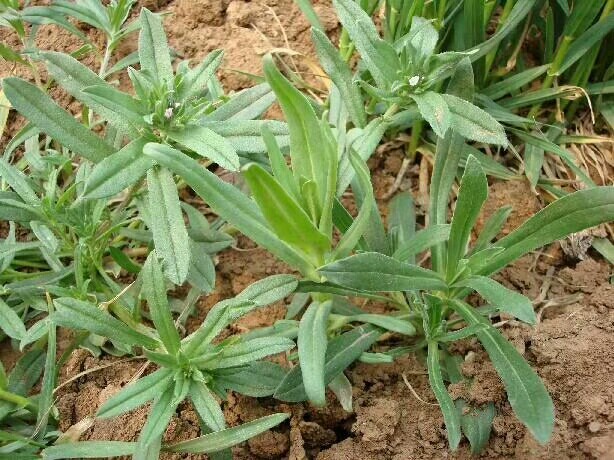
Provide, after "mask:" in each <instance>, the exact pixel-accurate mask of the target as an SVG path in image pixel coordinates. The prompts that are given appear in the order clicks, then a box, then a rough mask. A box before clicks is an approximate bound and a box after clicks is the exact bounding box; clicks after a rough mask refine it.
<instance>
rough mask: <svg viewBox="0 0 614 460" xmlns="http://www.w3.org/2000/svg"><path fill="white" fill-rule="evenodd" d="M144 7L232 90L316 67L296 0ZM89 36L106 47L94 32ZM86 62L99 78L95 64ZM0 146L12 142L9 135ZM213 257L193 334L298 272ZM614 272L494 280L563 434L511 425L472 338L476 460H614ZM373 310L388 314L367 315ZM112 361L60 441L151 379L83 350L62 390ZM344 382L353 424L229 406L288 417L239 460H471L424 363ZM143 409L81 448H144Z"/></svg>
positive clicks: (52, 37) (5, 357)
mask: <svg viewBox="0 0 614 460" xmlns="http://www.w3.org/2000/svg"><path fill="white" fill-rule="evenodd" d="M35 3H36V2H35ZM38 3H41V2H38ZM139 3H140V4H141V5H144V6H147V7H149V8H151V9H153V10H158V11H164V12H167V13H169V14H170V15H169V17H167V19H166V21H165V24H166V28H167V32H168V33H169V37H170V44H171V46H172V47H173V48H174V49H175V50H176V51H177V52H178V54H179V55H180V56H181V57H183V58H190V59H193V60H194V61H199V60H200V59H202V58H203V57H204V56H205V55H206V53H208V52H209V51H211V50H213V49H217V48H221V49H224V50H225V52H226V58H225V61H224V68H223V70H222V72H221V75H220V77H221V79H222V82H223V84H224V85H225V86H226V88H228V89H230V90H239V89H242V88H245V87H248V86H250V85H251V84H252V81H251V80H250V78H249V77H248V76H247V75H246V73H247V74H250V73H251V74H259V73H260V71H261V57H262V54H263V53H265V52H267V51H269V50H271V49H272V48H287V49H291V50H293V51H297V52H299V53H302V54H304V55H305V56H306V57H300V56H299V57H297V61H300V62H303V63H305V62H308V58H309V57H311V59H313V55H314V54H313V48H312V45H311V41H310V36H309V25H308V23H307V22H306V20H305V19H304V18H303V17H302V15H301V13H300V11H299V10H298V8H297V7H296V6H295V5H294V3H293V1H292V0H265V1H263V2H249V1H242V0H235V1H227V0H174V1H162V0H160V1H155V0H147V1H140V2H139ZM315 6H316V11H317V12H318V14H319V15H320V17H321V18H322V20H323V23H324V24H325V27H326V29H327V31H328V32H329V33H330V34H336V33H337V31H338V24H337V22H336V20H335V17H334V14H333V12H332V9H331V7H330V4H329V3H328V2H316V5H315ZM88 33H90V35H91V36H92V38H94V39H97V37H96V34H95V32H94V31H89V32H88ZM0 37H1V38H2V41H3V42H6V43H7V44H9V45H10V44H16V43H13V42H14V40H15V37H11V36H9V35H7V34H6V33H5V32H4V31H0ZM38 44H39V46H40V47H41V48H44V49H53V50H63V51H72V50H74V49H77V48H78V47H79V46H80V43H79V41H78V40H77V39H74V38H72V37H70V36H69V35H68V34H66V33H64V32H62V31H58V30H56V29H55V28H53V27H45V28H44V33H41V38H40V40H39V43H38ZM135 46H136V40H128V41H127V42H126V43H125V44H124V45H123V47H122V49H121V52H122V53H123V54H127V53H129V52H131V51H133V50H134V49H135ZM85 62H86V63H87V64H88V65H92V66H93V67H95V63H94V60H93V59H89V60H86V61H85ZM307 66H308V65H307ZM236 70H240V71H241V72H242V73H238V72H236ZM9 74H18V75H20V76H23V77H26V78H27V77H29V75H28V74H27V73H26V72H24V71H22V70H21V69H13V68H12V67H11V66H7V64H6V63H5V62H0V76H7V75H9ZM121 83H122V84H123V83H125V82H121ZM52 94H53V95H54V97H56V99H57V100H58V102H59V103H60V104H62V105H63V106H64V107H67V108H70V109H76V108H77V107H78V106H77V105H76V104H75V103H74V101H71V99H70V98H69V97H67V96H66V95H65V94H63V93H62V92H61V91H60V90H58V89H55V88H54V89H53V90H52ZM272 116H275V114H274V113H272ZM21 124H22V121H21V120H20V119H19V117H18V116H16V115H15V114H12V115H11V120H10V129H9V131H10V133H14V132H15V131H16V130H17V129H18V128H19V126H21ZM3 141H4V142H6V138H4V139H3ZM4 142H3V143H4ZM402 160H403V152H402V149H400V148H398V146H395V145H394V144H390V145H386V146H383V147H382V148H380V149H379V150H378V153H377V154H376V155H375V156H374V158H373V159H372V160H371V161H370V167H371V170H372V174H373V181H374V185H375V189H376V196H377V197H378V198H380V200H379V201H380V203H379V204H380V207H381V210H382V212H383V213H384V215H385V214H386V207H387V200H384V199H383V198H384V197H385V196H386V192H387V191H388V189H389V187H390V186H391V185H392V184H393V182H394V179H395V177H396V175H397V173H398V171H399V169H400V167H401V162H402ZM428 167H429V165H428V162H427V161H426V160H425V159H422V160H421V161H420V162H419V163H417V164H414V165H412V166H411V167H410V168H409V169H408V172H407V174H406V175H405V177H404V179H403V181H402V183H401V189H403V190H410V191H411V192H412V193H413V195H414V198H415V200H416V203H417V205H418V215H419V216H420V215H423V214H424V212H423V205H424V204H425V203H426V201H425V200H426V195H425V183H424V178H425V177H428V176H426V174H427V173H428ZM507 204H510V205H512V206H514V209H515V210H514V213H513V214H512V217H511V219H510V221H509V223H508V225H507V226H506V229H505V230H504V233H507V232H509V231H510V230H512V229H513V228H515V227H516V226H518V225H519V224H520V223H522V222H523V221H524V220H525V219H526V218H527V217H529V216H531V215H532V214H534V213H535V212H536V211H538V210H539V209H540V208H541V207H542V206H543V203H542V202H541V201H540V199H539V198H538V197H537V196H535V195H534V194H533V193H532V192H531V190H530V187H529V186H528V184H527V183H524V182H520V181H518V182H494V183H493V184H492V188H491V192H490V198H489V201H488V203H487V205H486V206H485V209H484V212H483V216H482V222H483V221H484V220H485V219H486V218H487V217H488V215H490V214H491V213H492V212H494V211H495V210H496V209H498V208H500V207H501V206H503V205H507ZM218 259H219V260H218V263H217V270H218V275H217V288H216V291H215V292H214V293H213V294H211V295H210V296H208V297H207V298H204V299H201V301H200V302H199V304H198V311H197V314H196V315H195V316H194V317H193V318H191V319H190V321H189V323H188V329H189V330H191V329H193V328H195V327H196V326H197V325H198V324H199V323H200V322H201V321H202V319H203V318H204V316H205V315H206V312H207V311H208V309H209V308H211V306H212V305H213V304H214V303H215V302H217V301H219V300H221V299H224V298H228V297H230V296H232V295H235V294H237V293H238V292H240V291H241V290H242V289H243V288H244V287H246V286H247V285H248V284H250V283H251V282H253V281H255V280H258V279H261V278H262V277H264V276H268V275H271V274H275V273H288V272H289V268H288V267H287V266H285V265H284V264H282V263H280V262H278V261H276V260H275V259H274V258H273V257H272V256H271V255H270V254H268V253H267V252H266V251H264V250H262V249H260V248H256V247H254V246H253V244H251V243H250V242H249V241H247V240H246V239H244V238H240V239H239V242H238V248H236V249H228V250H226V251H224V252H222V253H221V254H220V255H219V258H218ZM611 275H612V267H611V266H610V265H608V264H607V263H606V262H604V261H603V259H602V258H600V257H599V255H597V254H595V253H592V252H590V251H589V253H588V255H587V258H586V260H584V261H580V262H578V261H577V260H569V259H568V258H566V257H565V256H564V254H563V252H562V250H561V248H560V246H559V244H558V243H556V244H553V245H551V247H549V248H545V249H544V250H543V251H542V252H536V253H533V254H530V255H528V256H526V257H524V258H523V259H521V260H520V261H518V262H517V263H516V264H514V265H512V266H511V267H509V268H507V269H505V270H504V271H503V272H501V273H500V274H499V275H498V277H499V280H500V281H502V282H503V283H504V284H506V285H507V286H508V287H510V288H513V289H515V290H517V291H518V292H522V293H523V294H525V295H527V296H528V297H529V298H531V299H532V300H534V301H536V308H537V310H538V316H539V318H540V322H539V324H538V325H537V326H536V327H534V328H529V327H527V326H524V325H521V324H520V323H518V322H516V321H513V320H511V319H510V318H505V317H502V318H501V324H500V326H501V330H502V331H503V333H504V334H505V335H506V336H507V337H508V338H509V339H510V340H511V341H512V342H513V344H514V345H515V346H516V347H517V348H518V350H519V351H521V352H522V353H523V354H524V356H525V357H526V358H527V359H528V360H529V361H530V362H531V363H532V365H533V366H534V368H535V369H536V370H537V372H538V373H539V374H540V376H541V377H542V378H543V379H544V381H545V383H546V385H547V387H548V389H549V390H550V392H551V394H552V396H553V399H554V404H555V407H556V426H555V432H554V436H553V438H552V440H551V441H550V442H549V443H548V444H547V445H546V446H540V445H539V444H538V443H537V442H536V441H535V440H534V439H533V438H532V437H531V435H530V434H528V433H527V431H526V429H525V428H524V427H523V426H522V425H521V424H520V423H519V422H518V421H517V420H516V418H515V417H514V415H513V413H512V411H511V408H510V406H509V403H507V402H506V397H505V392H504V389H503V386H502V384H501V381H500V379H499V378H498V377H497V375H496V373H495V371H494V369H493V367H492V365H491V364H490V363H489V361H488V359H487V356H486V354H485V352H484V351H483V349H482V348H481V347H480V345H479V344H478V343H477V342H476V341H474V340H467V341H464V342H461V343H459V344H456V345H455V348H454V350H455V352H456V353H458V354H459V355H461V356H462V357H463V358H464V360H465V363H464V365H463V373H464V374H465V375H466V376H467V377H469V378H471V379H472V385H471V387H470V388H468V389H464V396H465V397H468V398H469V399H470V401H471V402H473V403H475V404H485V403H488V402H494V403H495V405H496V408H497V414H498V415H497V416H496V418H495V423H494V428H493V433H492V435H491V439H490V442H489V444H488V446H487V448H486V450H485V451H484V452H483V454H482V455H481V456H480V458H485V459H512V458H514V459H527V460H529V459H544V460H545V459H560V460H566V459H600V460H608V459H614V379H613V378H612V376H613V375H614V287H613V286H612V285H611V284H610V276H611ZM366 308H371V309H381V308H383V306H382V305H367V306H366ZM284 314H285V305H284V304H283V303H280V304H279V305H275V306H272V307H269V308H267V309H264V310H261V311H258V312H256V313H253V314H251V315H250V316H248V317H246V318H244V319H242V320H241V321H239V322H238V323H237V324H236V325H233V326H232V327H231V330H229V331H228V333H237V332H241V331H244V330H248V329H251V328H254V327H260V326H265V325H269V324H271V323H272V322H274V321H275V320H276V319H279V318H282V317H283V316H284ZM0 352H1V355H0V357H1V358H2V361H3V362H4V363H5V365H6V366H7V367H8V368H10V367H11V366H12V365H13V364H14V362H15V359H16V358H17V356H18V355H17V354H16V353H14V352H13V351H12V350H11V348H10V345H9V344H8V343H6V342H5V343H3V344H0ZM108 364H112V365H111V366H109V367H106V368H104V369H102V370H98V371H95V372H91V373H88V374H86V375H85V376H83V377H78V378H76V379H75V380H74V381H72V382H70V383H69V384H67V385H65V386H63V387H62V389H61V390H60V391H59V392H58V394H57V407H58V409H59V412H60V428H61V429H62V430H66V429H68V428H69V427H71V426H72V425H74V424H75V423H77V422H80V421H82V420H83V419H85V418H87V417H93V415H94V414H95V412H96V410H97V409H98V407H99V406H100V405H101V404H102V403H103V402H104V401H105V400H106V399H107V398H108V397H110V396H111V395H112V394H114V393H115V392H117V391H119V390H120V389H121V388H122V386H124V385H126V384H127V383H129V382H130V381H131V380H132V379H133V378H135V376H136V375H138V374H139V373H141V372H143V373H147V372H150V371H151V370H153V369H152V368H151V367H148V368H144V367H143V361H128V362H126V361H123V360H121V359H118V358H113V357H110V356H105V357H102V358H99V359H98V358H94V357H92V356H91V355H90V354H89V353H87V352H86V351H84V350H78V351H75V352H74V353H73V355H72V357H71V359H70V360H69V362H68V363H67V364H66V365H65V366H64V367H63V369H62V370H61V373H60V380H59V381H60V382H66V381H67V380H69V379H71V378H75V376H77V375H79V374H80V373H82V372H84V371H88V370H92V369H95V368H98V367H100V366H105V365H108ZM347 376H348V378H349V379H350V381H351V382H352V383H353V386H354V412H353V413H347V412H345V411H343V410H342V409H341V407H340V406H339V404H338V403H337V402H336V401H335V398H334V396H332V395H330V404H329V406H328V407H327V408H325V409H317V408H313V407H310V406H309V405H307V404H303V405H294V406H289V405H287V404H283V403H280V402H278V401H275V400H273V399H270V398H262V399H254V398H247V397H243V396H241V395H235V394H231V395H230V396H229V398H228V400H227V401H225V402H223V408H224V412H225V414H226V417H227V420H228V423H229V424H230V425H236V424H239V423H244V422H247V421H250V420H252V419H255V418H257V417H260V416H263V415H266V414H268V413H271V412H275V411H285V412H288V413H291V414H292V418H291V420H290V421H289V422H288V423H285V424H282V425H280V426H279V427H277V428H276V429H274V430H273V431H270V432H267V433H265V434H263V435H261V436H259V437H257V438H254V439H252V440H250V441H248V442H247V443H244V444H243V445H241V446H239V447H237V448H235V449H234V456H235V458H236V459H275V458H288V459H292V460H300V459H318V460H344V459H351V460H355V459H364V460H384V459H395V460H420V459H434V458H450V459H469V458H471V454H470V452H469V448H468V444H467V443H466V442H465V441H464V442H463V443H462V444H461V447H460V449H459V450H458V451H457V452H456V453H454V454H452V453H450V452H449V451H448V447H447V443H446V437H445V429H444V424H443V418H442V416H441V413H440V411H439V408H438V407H437V405H436V404H434V402H435V398H434V396H433V394H432V392H431V390H430V388H429V385H428V379H427V376H426V372H425V367H424V364H423V360H422V357H420V356H410V357H405V358H403V359H400V360H398V361H397V362H395V363H393V364H389V365H365V364H357V365H355V366H353V367H352V368H351V369H350V370H349V371H348V372H347ZM405 380H407V382H408V383H409V386H411V389H410V387H409V386H408V385H407V384H406V383H405ZM451 390H455V389H454V388H451ZM416 396H418V397H419V398H420V399H418V397H416ZM147 412H148V408H147V407H144V408H141V409H139V410H136V411H133V412H131V413H129V414H126V415H124V416H122V417H118V418H116V419H112V420H104V421H101V420H96V421H95V422H93V424H92V426H91V428H89V429H88V430H87V431H86V432H85V433H84V435H83V436H82V438H81V439H83V440H85V439H88V440H94V439H100V440H102V439H104V440H135V439H136V438H137V437H138V434H139V431H140V428H141V427H142V425H143V423H144V420H145V418H146V416H147ZM198 435H199V428H198V420H197V417H196V415H195V413H194V411H193V410H192V408H191V406H190V405H189V404H188V403H185V404H183V405H182V406H180V408H179V409H178V411H177V413H176V416H175V417H174V418H173V421H172V423H171V425H170V427H169V429H168V431H167V433H166V435H165V438H166V439H167V440H183V439H189V438H193V437H195V436H198ZM167 458H206V457H205V456H202V455H201V456H194V455H193V456H174V457H167Z"/></svg>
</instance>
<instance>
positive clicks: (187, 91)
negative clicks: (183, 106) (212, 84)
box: [178, 50, 224, 101]
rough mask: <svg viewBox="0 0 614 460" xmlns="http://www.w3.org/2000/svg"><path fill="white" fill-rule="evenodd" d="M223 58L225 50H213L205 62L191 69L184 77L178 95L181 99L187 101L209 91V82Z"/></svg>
mask: <svg viewBox="0 0 614 460" xmlns="http://www.w3.org/2000/svg"><path fill="white" fill-rule="evenodd" d="M223 58H224V51H223V50H213V51H211V52H210V53H209V54H207V56H206V57H205V59H204V60H203V62H201V63H200V64H199V65H197V66H196V67H194V68H193V69H190V70H189V71H188V72H187V73H186V75H185V77H184V81H183V85H182V86H181V89H180V91H179V95H178V96H179V99H180V100H183V101H185V100H186V99H189V98H191V97H194V96H197V95H198V94H199V93H200V92H202V91H203V90H205V89H207V84H208V83H209V80H211V77H213V76H214V75H215V72H216V71H217V69H218V67H219V66H220V64H221V63H222V59H223Z"/></svg>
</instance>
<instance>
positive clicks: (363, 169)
mask: <svg viewBox="0 0 614 460" xmlns="http://www.w3.org/2000/svg"><path fill="white" fill-rule="evenodd" d="M350 162H351V163H352V166H353V167H354V170H355V171H356V179H357V180H358V182H359V183H360V188H361V190H362V191H363V192H364V193H365V196H364V199H363V200H362V205H361V206H360V210H359V211H358V216H356V219H354V221H353V222H352V224H351V225H350V227H349V228H348V229H347V230H346V231H345V233H344V234H343V236H342V237H341V239H340V240H339V243H337V246H336V247H335V250H334V251H333V258H334V259H339V258H342V257H346V256H347V255H348V254H350V253H351V252H352V250H353V249H354V248H355V247H356V245H357V244H358V242H359V241H360V239H361V237H362V236H363V234H365V233H366V232H367V231H368V228H369V226H370V225H371V226H372V220H371V215H372V213H375V212H376V210H375V209H374V208H375V200H374V197H373V186H372V185H371V177H370V175H369V168H368V167H367V164H366V163H365V162H364V161H363V160H362V159H361V158H360V157H359V156H358V155H357V154H355V153H354V152H351V153H350Z"/></svg>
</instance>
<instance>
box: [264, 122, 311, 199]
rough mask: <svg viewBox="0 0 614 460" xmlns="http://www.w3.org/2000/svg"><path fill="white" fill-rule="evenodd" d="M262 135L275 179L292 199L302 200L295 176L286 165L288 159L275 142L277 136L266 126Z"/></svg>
mask: <svg viewBox="0 0 614 460" xmlns="http://www.w3.org/2000/svg"><path fill="white" fill-rule="evenodd" d="M261 133H262V139H263V140H264V143H265V145H266V148H267V152H268V155H269V161H270V163H271V171H272V172H273V177H275V180H276V181H277V182H279V184H280V185H281V186H282V187H283V189H284V190H285V191H286V192H287V193H288V194H289V195H290V196H291V197H292V198H294V199H295V200H300V199H301V194H300V192H299V189H298V186H297V184H296V182H295V180H294V176H292V171H291V170H290V168H288V165H287V164H286V158H285V157H284V155H283V153H281V149H280V148H279V144H278V143H277V141H276V140H275V136H274V135H273V133H272V132H271V130H270V129H269V128H268V127H267V126H266V125H265V126H263V127H262V131H261Z"/></svg>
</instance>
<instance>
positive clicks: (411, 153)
mask: <svg viewBox="0 0 614 460" xmlns="http://www.w3.org/2000/svg"><path fill="white" fill-rule="evenodd" d="M423 130H424V120H422V119H420V120H416V121H414V123H413V124H412V126H411V139H410V141H409V146H408V148H407V156H408V157H409V158H411V159H414V158H415V157H416V151H417V150H418V147H419V146H420V138H421V136H422V131H423Z"/></svg>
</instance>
